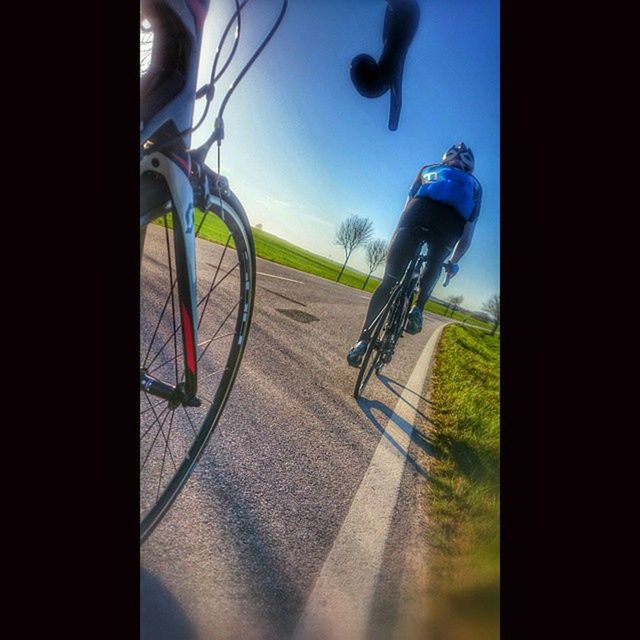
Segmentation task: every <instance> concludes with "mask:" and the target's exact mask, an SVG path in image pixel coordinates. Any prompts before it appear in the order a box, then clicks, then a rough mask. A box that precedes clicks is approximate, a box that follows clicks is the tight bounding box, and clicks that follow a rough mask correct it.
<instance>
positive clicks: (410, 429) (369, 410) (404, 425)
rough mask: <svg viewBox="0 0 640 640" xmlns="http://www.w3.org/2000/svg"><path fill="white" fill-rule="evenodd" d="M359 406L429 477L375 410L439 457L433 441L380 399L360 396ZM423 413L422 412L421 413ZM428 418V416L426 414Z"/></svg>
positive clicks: (417, 443)
mask: <svg viewBox="0 0 640 640" xmlns="http://www.w3.org/2000/svg"><path fill="white" fill-rule="evenodd" d="M357 402H358V405H359V407H360V408H361V409H362V412H363V413H364V415H365V416H366V417H367V418H368V419H369V421H370V422H371V424H373V426H374V427H375V428H376V429H377V430H378V431H379V432H380V433H381V434H382V435H383V436H384V437H385V438H386V439H387V440H388V441H389V442H390V443H391V444H392V445H393V446H394V447H395V448H396V449H397V450H398V451H400V453H402V454H403V455H404V456H405V457H406V459H407V462H409V464H411V465H412V466H413V468H414V469H415V470H416V471H417V472H418V473H419V474H420V475H421V476H424V477H425V478H429V474H428V473H427V471H426V470H425V469H424V468H423V467H422V466H421V465H420V464H419V463H418V462H417V461H416V460H415V459H414V458H413V457H412V456H411V455H410V454H409V453H408V452H407V451H405V449H403V448H402V447H401V446H400V445H399V444H398V443H397V442H396V440H395V439H394V438H393V436H391V435H390V434H389V433H388V432H386V431H385V427H384V425H383V424H382V423H381V422H380V420H378V418H377V417H376V416H375V415H374V412H379V413H381V414H383V415H385V416H386V417H387V418H388V419H389V420H393V422H394V423H395V424H396V425H397V426H398V427H400V429H402V430H403V431H404V432H405V433H406V434H407V435H409V437H410V438H411V441H412V442H413V443H414V444H416V445H417V446H418V447H420V449H422V451H424V452H425V453H426V454H427V455H428V456H432V457H437V452H436V450H435V448H434V447H433V445H432V443H431V442H429V440H428V439H427V438H426V437H425V436H424V435H423V434H422V433H420V432H419V431H418V430H417V429H416V428H415V427H414V426H413V425H412V424H410V423H409V422H407V421H406V420H404V419H403V418H401V417H400V416H399V415H397V414H396V413H395V412H394V411H393V410H392V409H391V408H389V407H388V406H387V405H386V404H384V402H380V400H367V399H366V398H359V399H358V400H357ZM420 415H422V414H420ZM424 417H425V418H426V416H424Z"/></svg>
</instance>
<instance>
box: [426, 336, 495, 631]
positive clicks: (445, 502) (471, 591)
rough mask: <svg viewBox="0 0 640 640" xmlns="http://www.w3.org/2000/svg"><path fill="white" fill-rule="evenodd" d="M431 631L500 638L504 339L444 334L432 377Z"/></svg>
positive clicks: (430, 494)
mask: <svg viewBox="0 0 640 640" xmlns="http://www.w3.org/2000/svg"><path fill="white" fill-rule="evenodd" d="M432 381H433V388H432V394H431V401H432V414H431V416H430V419H431V421H432V422H433V424H434V429H433V432H432V434H431V437H432V440H433V446H434V450H435V457H434V462H433V464H432V467H431V469H430V476H431V477H432V480H431V482H430V485H429V501H430V502H429V513H430V515H431V524H430V531H429V543H430V546H431V549H432V558H431V570H432V572H433V573H432V578H433V581H432V592H431V597H432V599H433V601H432V603H430V605H429V608H430V611H431V613H430V627H431V628H430V630H429V631H430V635H429V637H431V638H433V639H434V640H438V639H442V640H444V639H445V638H446V639H449V638H456V640H467V639H469V640H471V639H473V640H497V639H498V638H499V594H500V530H499V527H500V524H499V518H500V405H499V396H500V339H499V336H491V335H489V334H487V333H485V332H483V331H478V330H476V329H472V328H469V327H462V326H455V325H449V326H448V327H446V328H445V329H444V331H443V334H442V337H441V341H440V345H439V349H438V353H437V356H436V363H435V367H434V373H433V377H432Z"/></svg>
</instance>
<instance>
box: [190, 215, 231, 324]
mask: <svg viewBox="0 0 640 640" xmlns="http://www.w3.org/2000/svg"><path fill="white" fill-rule="evenodd" d="M202 222H204V216H203V218H202ZM202 222H201V223H200V225H201V226H202ZM229 242H231V234H229V236H228V237H227V243H226V244H225V245H224V249H223V251H222V254H221V255H220V260H219V261H218V266H217V267H216V272H215V273H214V274H213V281H212V282H211V288H210V289H209V293H208V294H207V296H206V298H207V301H206V302H205V303H204V308H203V309H202V313H201V314H200V319H199V320H198V329H199V328H200V324H201V323H202V318H203V317H204V312H205V311H206V310H207V305H208V304H209V296H210V295H211V291H212V290H213V287H214V285H215V283H216V279H217V277H218V272H219V271H220V265H221V264H222V261H223V260H224V256H225V254H226V253H227V249H228V248H229ZM234 268H235V267H234Z"/></svg>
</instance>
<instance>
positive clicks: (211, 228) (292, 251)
mask: <svg viewBox="0 0 640 640" xmlns="http://www.w3.org/2000/svg"><path fill="white" fill-rule="evenodd" d="M168 218H169V226H171V216H168ZM201 220H202V212H201V211H199V210H196V215H195V225H196V229H197V228H198V227H199V225H200V222H201ZM252 231H253V239H254V241H255V246H256V255H257V256H258V257H259V258H263V259H265V260H270V261H271V262H276V263H278V264H282V265H284V266H286V267H291V268H293V269H297V270H298V271H304V272H306V273H311V274H313V275H316V276H320V277H321V278H326V279H327V280H332V281H334V282H335V281H336V278H337V277H338V274H339V273H340V269H341V267H342V264H341V263H338V262H334V261H333V260H329V258H324V257H322V256H319V255H318V254H316V253H312V252H311V251H307V250H306V249H302V248H301V247H298V246H297V245H295V244H291V243H290V242H287V241H286V240H283V239H282V238H278V237H277V236H274V235H273V234H271V233H268V232H267V231H264V230H263V229H257V228H256V227H252ZM227 235H228V233H227V230H226V227H225V225H224V224H223V223H222V221H221V220H220V219H219V218H218V217H217V216H214V215H210V216H207V217H206V218H205V221H204V224H203V225H202V228H201V229H200V232H199V234H198V237H200V238H204V239H205V240H210V241H212V242H218V243H221V244H224V243H225V242H226V241H227ZM366 277H367V276H366V274H364V273H361V272H360V271H357V270H356V269H352V268H351V267H349V266H347V267H346V269H345V270H344V273H343V274H342V277H341V278H340V284H344V285H347V286H349V287H354V288H356V289H362V285H363V284H364V281H365V280H366ZM379 282H380V278H376V277H374V276H372V277H371V278H369V282H367V286H366V288H365V289H364V290H365V291H369V292H371V291H374V290H375V288H376V287H377V286H378V283H379ZM426 309H427V311H431V312H432V313H437V314H440V315H444V313H445V307H444V306H443V305H441V304H440V303H438V302H435V301H434V300H429V301H428V302H427V306H426ZM453 318H454V319H456V320H465V318H466V320H467V322H470V323H472V324H475V325H477V326H483V327H489V325H488V324H487V323H485V322H481V321H480V320H476V319H475V318H472V317H471V316H469V315H468V314H464V313H460V312H457V311H456V312H454V314H453Z"/></svg>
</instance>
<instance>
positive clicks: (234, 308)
mask: <svg viewBox="0 0 640 640" xmlns="http://www.w3.org/2000/svg"><path fill="white" fill-rule="evenodd" d="M239 306H240V300H238V302H236V303H235V304H234V305H233V308H232V309H231V311H229V313H227V315H226V317H225V319H224V320H223V321H222V324H221V325H220V326H219V327H218V328H217V329H216V332H215V333H214V334H213V336H211V340H209V344H208V345H207V346H206V347H205V348H204V349H203V350H202V353H201V354H200V355H199V356H198V359H197V360H196V362H200V360H202V358H203V357H204V354H205V353H207V349H208V348H209V347H210V346H211V344H212V343H213V341H214V340H215V338H216V336H217V335H218V332H219V331H220V330H221V329H222V327H224V325H225V323H226V322H227V320H228V319H229V318H230V317H231V314H232V313H233V312H234V311H235V310H236V309H237V308H238V307H239Z"/></svg>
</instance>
